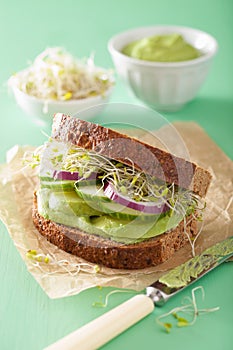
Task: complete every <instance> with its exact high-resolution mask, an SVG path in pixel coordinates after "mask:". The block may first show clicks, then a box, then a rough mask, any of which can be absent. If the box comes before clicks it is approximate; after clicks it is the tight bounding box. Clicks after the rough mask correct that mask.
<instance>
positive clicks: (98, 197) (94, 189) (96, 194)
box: [74, 182, 112, 203]
mask: <svg viewBox="0 0 233 350" xmlns="http://www.w3.org/2000/svg"><path fill="white" fill-rule="evenodd" d="M74 189H75V191H76V193H77V194H78V196H79V197H81V198H83V199H85V200H88V201H89V200H91V201H94V202H96V203H101V202H112V200H111V199H109V198H108V197H107V196H106V195H105V194H104V191H103V189H102V188H101V187H100V186H96V184H95V185H90V186H83V185H81V186H80V185H79V182H76V183H75V185H74Z"/></svg>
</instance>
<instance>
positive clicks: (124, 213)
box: [75, 183, 159, 220]
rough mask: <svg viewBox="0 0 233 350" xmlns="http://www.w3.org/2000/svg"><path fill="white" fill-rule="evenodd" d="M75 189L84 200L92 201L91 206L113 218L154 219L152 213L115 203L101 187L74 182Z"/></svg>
mask: <svg viewBox="0 0 233 350" xmlns="http://www.w3.org/2000/svg"><path fill="white" fill-rule="evenodd" d="M75 191H76V192H77V194H78V195H79V196H80V198H82V199H83V200H85V201H89V202H91V201H92V205H91V206H92V207H93V208H95V209H96V210H99V211H102V212H103V213H106V214H108V215H110V216H112V217H114V218H117V219H120V220H134V219H136V218H140V219H142V220H151V219H152V220H154V219H155V217H156V216H159V215H154V214H144V213H143V212H140V211H138V210H135V209H131V208H127V207H125V206H123V205H122V204H119V203H116V202H114V201H113V200H111V199H110V198H108V197H107V196H106V195H105V194H104V191H103V189H102V188H101V187H98V186H81V187H78V184H77V183H75Z"/></svg>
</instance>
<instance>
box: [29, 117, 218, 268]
mask: <svg viewBox="0 0 233 350" xmlns="http://www.w3.org/2000/svg"><path fill="white" fill-rule="evenodd" d="M39 163H40V168H39V180H40V181H39V186H38V189H37V190H36V191H35V193H34V201H33V211H32V218H33V223H34V225H35V227H36V229H37V230H38V232H39V233H40V234H41V235H43V236H45V237H46V238H47V240H48V241H49V242H51V243H52V244H54V245H56V246H57V247H59V248H60V249H62V250H64V251H66V252H68V253H70V254H73V255H76V256H78V257H81V258H83V259H85V260H87V261H89V262H92V263H95V264H98V265H104V266H107V267H110V268H115V269H143V268H146V267H151V266H156V265H158V264H160V263H162V262H164V261H166V260H168V259H169V258H171V257H172V255H173V254H174V253H175V252H176V251H178V250H179V249H180V248H181V247H183V246H184V245H185V244H188V243H189V242H190V243H191V242H193V240H194V239H195V237H196V236H197V234H198V230H199V229H198V221H199V220H200V219H201V217H202V213H203V210H204V207H205V205H204V201H203V198H204V197H205V195H206V193H207V190H208V187H209V185H210V182H211V174H210V173H209V172H208V171H207V170H205V169H203V168H202V167H200V166H198V165H197V164H195V163H193V162H190V161H188V160H185V159H183V158H180V157H177V156H175V155H172V154H171V153H169V152H167V151H165V150H162V149H160V148H156V147H153V146H151V145H149V144H148V143H144V142H142V141H140V140H138V139H136V138H133V137H130V136H128V135H125V134H123V133H120V132H119V131H116V130H113V129H109V128H106V127H104V126H101V125H97V124H94V123H91V122H88V121H84V120H80V119H77V118H73V117H70V116H67V115H64V114H61V113H57V114H55V116H54V120H53V125H52V133H51V137H50V138H49V140H48V141H47V142H46V144H45V145H44V146H43V148H42V150H41V152H40V155H39Z"/></svg>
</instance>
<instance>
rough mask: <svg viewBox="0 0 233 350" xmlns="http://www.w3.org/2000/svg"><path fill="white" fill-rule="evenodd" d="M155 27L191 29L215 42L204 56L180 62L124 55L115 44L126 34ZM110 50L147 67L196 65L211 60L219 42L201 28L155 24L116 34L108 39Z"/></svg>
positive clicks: (174, 29) (128, 60)
mask: <svg viewBox="0 0 233 350" xmlns="http://www.w3.org/2000/svg"><path fill="white" fill-rule="evenodd" d="M153 29H160V30H171V31H178V32H179V31H183V32H184V31H189V32H193V33H196V34H204V35H205V36H206V37H207V38H208V39H209V40H210V41H211V42H212V43H213V50H212V51H209V52H207V53H204V54H203V55H202V56H200V57H198V58H195V59H192V60H187V61H180V62H156V61H146V60H141V59H137V58H133V57H130V56H127V55H124V54H123V53H121V52H120V51H119V50H118V49H116V48H115V45H114V44H115V41H116V40H118V39H119V38H120V37H121V36H126V35H127V34H133V33H134V32H138V31H142V30H143V31H146V30H153ZM108 50H109V52H110V53H111V54H116V55H118V56H119V57H121V58H123V59H125V61H127V62H132V63H134V64H137V65H141V66H147V67H158V68H178V67H185V66H192V65H196V64H199V63H202V62H205V61H207V60H209V59H210V58H211V57H213V56H214V55H215V54H216V52H217V50H218V43H217V40H216V39H215V38H214V37H213V36H212V35H210V34H209V33H207V32H205V31H202V30H200V29H196V28H192V27H186V26H177V25H154V26H144V27H135V28H132V29H129V30H126V31H123V32H120V33H118V34H116V35H114V36H113V37H112V38H111V39H110V40H109V41H108Z"/></svg>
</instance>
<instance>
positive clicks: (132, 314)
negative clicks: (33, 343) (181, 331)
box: [45, 294, 154, 350]
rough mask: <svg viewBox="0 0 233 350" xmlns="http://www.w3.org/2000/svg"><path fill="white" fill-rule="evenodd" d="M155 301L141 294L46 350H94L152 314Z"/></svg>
mask: <svg viewBox="0 0 233 350" xmlns="http://www.w3.org/2000/svg"><path fill="white" fill-rule="evenodd" d="M153 309H154V303H153V301H152V300H151V299H150V298H149V297H147V296H146V295H143V294H140V295H136V296H135V297H133V298H131V299H129V300H127V301H126V302H124V303H123V304H121V305H119V306H117V307H115V308H114V309H112V310H110V311H108V312H106V313H105V314H103V315H102V316H100V317H98V318H96V319H95V320H93V321H91V322H90V323H88V324H86V325H85V326H83V327H81V328H79V329H78V330H76V331H74V332H72V333H70V334H68V335H67V336H65V337H64V338H62V339H60V340H58V341H57V342H56V343H54V344H52V345H50V346H48V347H47V348H46V349H45V350H77V349H80V350H94V349H98V348H99V347H100V346H102V345H104V344H105V343H107V342H108V341H109V340H111V339H113V338H114V337H116V336H117V335H119V334H120V333H122V332H123V331H125V330H126V329H127V328H129V327H130V326H132V325H133V324H135V323H136V322H138V321H139V320H141V319H142V318H144V317H145V316H146V315H148V314H150V313H151V312H152V311H153Z"/></svg>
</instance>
